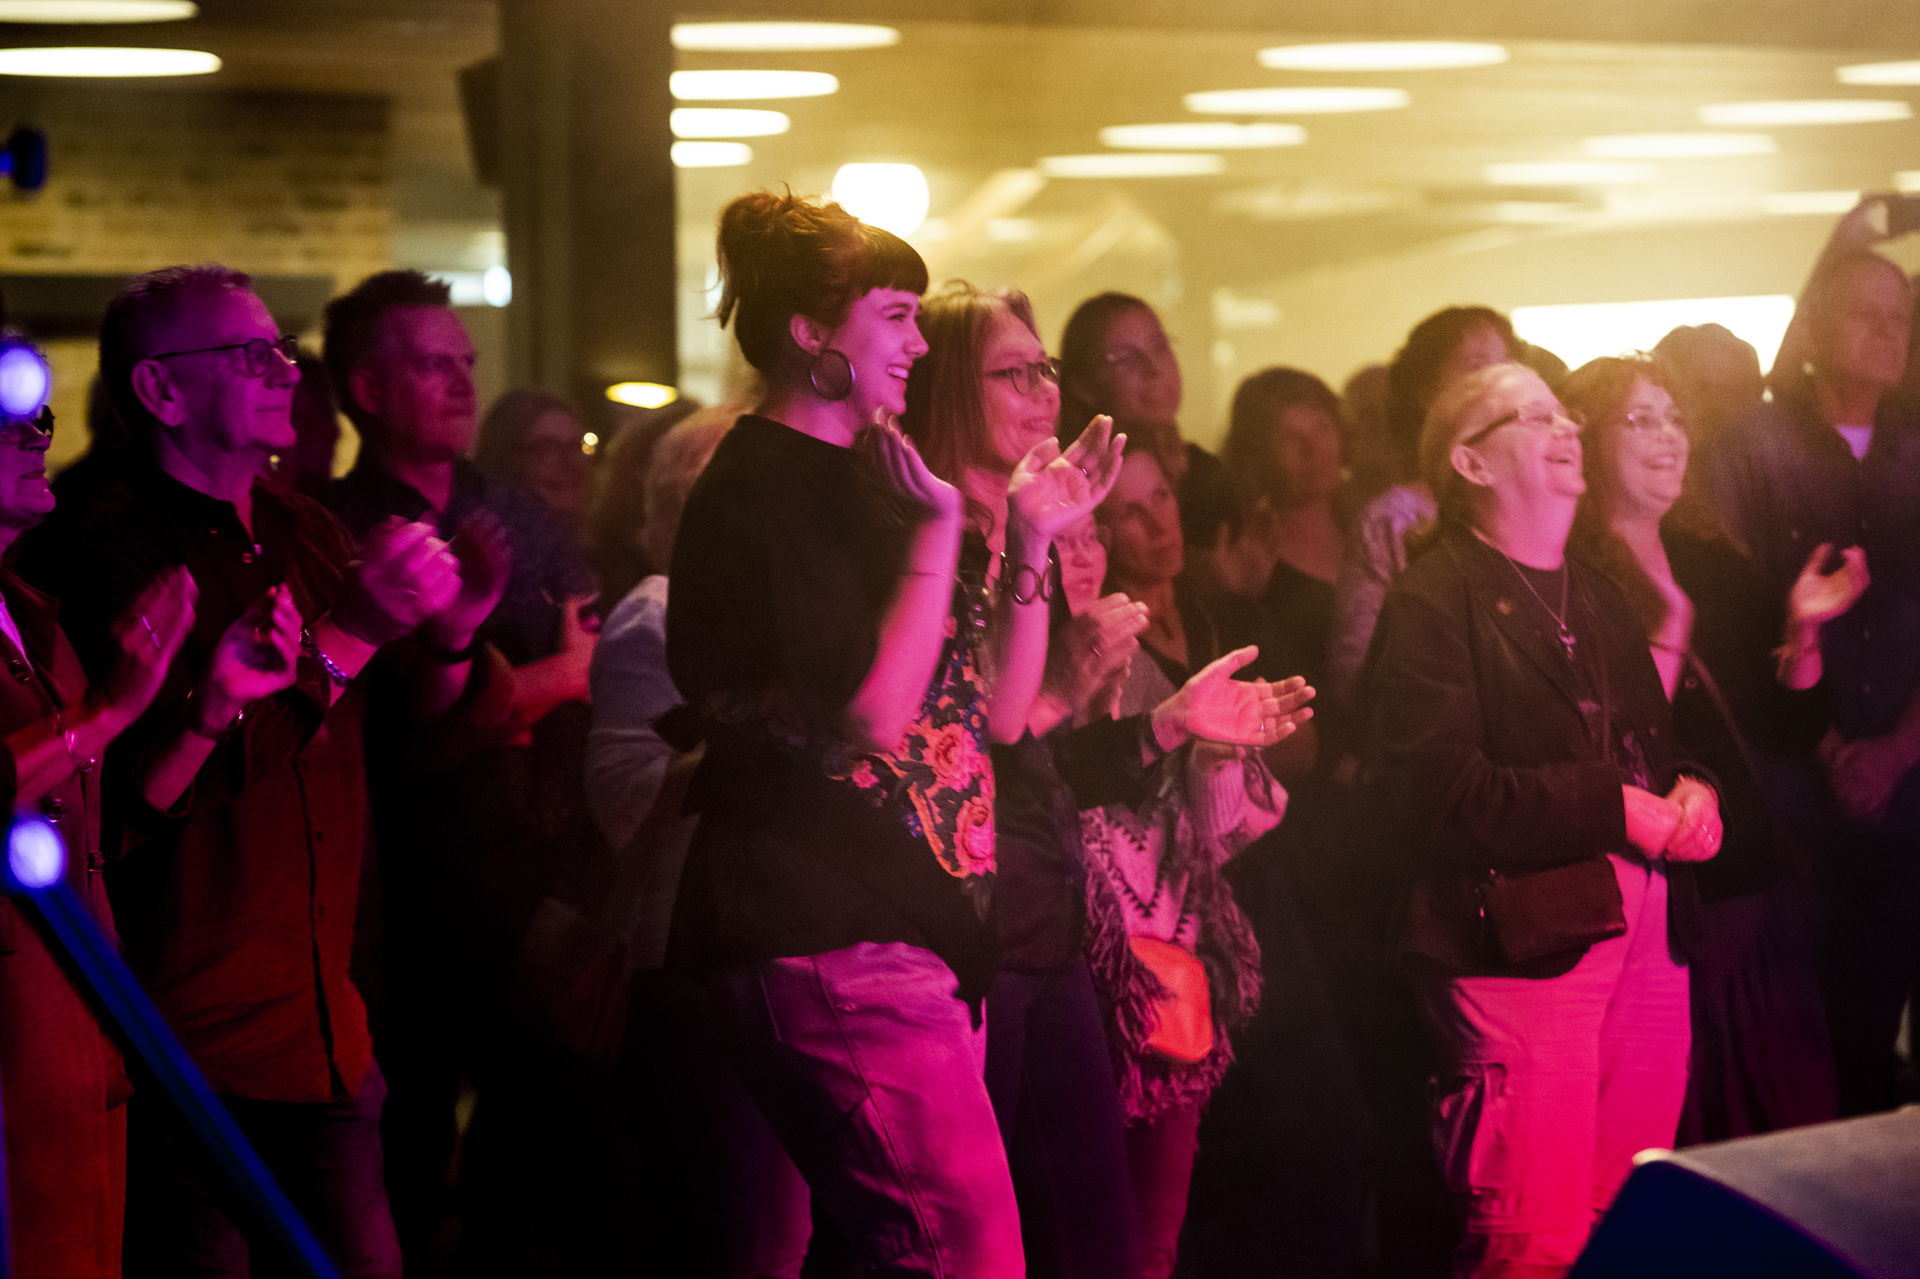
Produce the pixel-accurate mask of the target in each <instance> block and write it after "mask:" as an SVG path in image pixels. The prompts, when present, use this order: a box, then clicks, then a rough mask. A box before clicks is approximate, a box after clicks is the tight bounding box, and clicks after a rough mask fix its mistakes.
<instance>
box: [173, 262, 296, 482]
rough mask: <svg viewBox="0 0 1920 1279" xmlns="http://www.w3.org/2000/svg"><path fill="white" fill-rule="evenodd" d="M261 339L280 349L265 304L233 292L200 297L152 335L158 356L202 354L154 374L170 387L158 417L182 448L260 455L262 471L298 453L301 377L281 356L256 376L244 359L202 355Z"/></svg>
mask: <svg viewBox="0 0 1920 1279" xmlns="http://www.w3.org/2000/svg"><path fill="white" fill-rule="evenodd" d="M255 338H264V339H265V340H266V341H268V342H278V341H279V339H280V332H279V330H278V329H276V328H275V327H274V323H273V316H272V315H271V314H269V313H268V311H267V307H266V304H265V303H264V302H262V301H261V300H260V299H259V298H257V297H255V296H254V295H253V294H252V293H251V292H249V291H247V290H245V289H232V288H219V289H207V290H202V291H200V292H198V293H196V294H195V295H194V296H193V298H192V300H191V304H190V305H186V304H183V305H180V306H177V307H175V308H173V310H172V311H171V312H170V313H169V314H168V315H166V317H165V319H164V320H163V322H162V323H160V324H159V325H157V326H156V327H155V329H154V330H153V331H151V332H150V334H149V335H148V343H147V345H148V349H150V350H153V351H156V352H167V351H192V352H195V353H194V354H190V355H170V356H168V357H167V358H165V359H156V360H153V361H152V363H151V364H150V365H148V366H146V367H148V368H152V369H157V370H158V371H159V376H160V377H161V378H164V379H165V380H166V383H167V389H168V391H169V396H168V399H167V401H166V403H165V404H164V405H162V406H160V407H158V408H156V409H155V411H156V414H157V415H158V416H159V417H160V418H161V420H162V421H163V422H164V423H165V425H166V426H167V428H169V429H170V431H171V435H170V438H171V439H172V440H173V442H174V447H175V448H177V449H178V450H180V451H181V452H183V453H188V454H197V455H202V456H212V455H216V454H225V455H237V454H256V455H257V460H256V461H255V463H254V464H255V465H264V463H265V462H266V458H267V455H268V454H270V453H276V452H279V451H281V450H284V449H290V448H292V447H293V444H294V433H293V420H292V408H293V388H294V387H295V385H297V384H298V383H299V381H300V370H299V369H297V368H295V367H294V365H293V364H292V363H291V362H290V361H289V360H287V359H286V358H285V357H284V356H282V355H281V354H280V353H279V352H278V351H274V352H272V353H270V354H269V356H268V359H267V362H266V368H265V370H264V371H263V372H261V373H260V374H257V375H256V374H254V373H250V372H248V370H247V357H246V353H245V352H244V351H240V350H237V349H236V350H223V351H202V350H200V349H199V348H202V347H225V346H229V345H232V344H235V343H242V342H247V341H250V340H252V339H255ZM150 407H153V406H150Z"/></svg>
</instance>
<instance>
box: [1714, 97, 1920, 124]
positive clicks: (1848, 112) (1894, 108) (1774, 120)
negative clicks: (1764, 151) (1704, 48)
mask: <svg viewBox="0 0 1920 1279" xmlns="http://www.w3.org/2000/svg"><path fill="white" fill-rule="evenodd" d="M1912 118H1913V108H1912V107H1910V106H1908V105H1907V104H1906V103H1904V102H1900V101H1896V100H1893V99H1887V98H1827V99H1819V98H1802V99H1797V100H1792V101H1785V102H1720V103H1715V104H1714V105H1712V106H1705V107H1701V108H1700V122H1701V123H1702V124H1714V125H1732V126H1734V127H1739V126H1743V125H1745V126H1752V127H1756V128H1762V129H1764V128H1769V127H1773V126H1778V125H1789V124H1873V123H1876V122H1878V121H1881V120H1910V119H1912Z"/></svg>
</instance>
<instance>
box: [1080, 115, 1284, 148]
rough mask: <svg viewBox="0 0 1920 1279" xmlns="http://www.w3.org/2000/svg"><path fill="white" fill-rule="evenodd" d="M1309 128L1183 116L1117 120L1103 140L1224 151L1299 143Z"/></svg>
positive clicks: (1115, 144)
mask: <svg viewBox="0 0 1920 1279" xmlns="http://www.w3.org/2000/svg"><path fill="white" fill-rule="evenodd" d="M1306 140H1307V131H1306V130H1305V129H1303V128H1301V127H1300V126H1299V125H1297V124H1234V123H1231V122H1230V121H1226V120H1183V121H1180V122H1178V123H1175V124H1116V125H1114V126H1112V127H1111V128H1106V129H1102V130H1100V142H1101V145H1103V146H1109V147H1144V148H1148V149H1152V148H1157V147H1165V148H1167V149H1168V150H1174V151H1180V150H1187V149H1190V148H1193V147H1208V148H1217V149H1219V150H1222V151H1228V150H1241V149H1245V148H1251V147H1297V146H1299V145H1300V144H1301V143H1302V142H1305V141H1306Z"/></svg>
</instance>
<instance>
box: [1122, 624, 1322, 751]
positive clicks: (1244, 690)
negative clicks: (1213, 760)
mask: <svg viewBox="0 0 1920 1279" xmlns="http://www.w3.org/2000/svg"><path fill="white" fill-rule="evenodd" d="M1258 656H1260V650H1259V649H1258V648H1256V647H1254V646H1253V645H1248V646H1247V647H1246V648H1237V649H1235V650H1234V651H1233V652H1231V653H1228V654H1227V655H1226V656H1225V657H1222V658H1219V659H1218V660H1217V661H1213V662H1210V663H1208V664H1207V665H1206V666H1203V667H1201V668H1200V670H1199V671H1198V672H1197V673H1196V674H1195V675H1194V676H1193V678H1191V679H1189V680H1188V681H1187V682H1186V683H1185V684H1183V685H1181V686H1180V690H1179V691H1178V692H1176V693H1175V694H1174V695H1173V696H1172V697H1170V698H1168V699H1167V700H1166V701H1164V702H1162V703H1160V705H1159V706H1157V707H1155V708H1154V712H1153V732H1154V737H1155V738H1156V739H1157V740H1158V741H1159V743H1160V745H1161V747H1162V748H1163V749H1165V750H1172V749H1173V748H1174V747H1175V746H1178V745H1179V744H1180V743H1181V742H1182V741H1184V740H1186V739H1187V738H1190V737H1191V738H1200V739H1203V740H1206V741H1213V742H1227V743H1230V744H1232V745H1236V746H1271V745H1273V744H1274V743H1275V742H1281V741H1285V740H1286V739H1287V738H1289V737H1291V736H1293V734H1294V732H1295V730H1297V729H1298V728H1299V727H1300V725H1302V724H1304V723H1306V722H1307V721H1308V720H1310V719H1312V718H1313V708H1312V707H1310V706H1308V705H1307V703H1308V702H1310V701H1312V700H1313V693H1314V690H1313V689H1312V688H1311V687H1310V686H1309V685H1308V684H1307V681H1306V680H1304V679H1302V678H1301V677H1300V676H1298V675H1296V676H1294V677H1293V678H1292V679H1289V680H1285V681H1282V682H1281V683H1279V684H1270V683H1268V682H1267V681H1266V680H1263V679H1256V680H1237V679H1234V678H1233V675H1234V672H1235V671H1238V670H1239V669H1240V668H1242V667H1243V666H1245V665H1247V663H1249V662H1251V661H1253V659H1254V658H1256V657H1258Z"/></svg>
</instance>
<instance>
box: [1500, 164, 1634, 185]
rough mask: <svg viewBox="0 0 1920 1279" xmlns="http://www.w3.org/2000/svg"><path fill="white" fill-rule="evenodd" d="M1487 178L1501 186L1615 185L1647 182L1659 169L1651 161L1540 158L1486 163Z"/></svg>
mask: <svg viewBox="0 0 1920 1279" xmlns="http://www.w3.org/2000/svg"><path fill="white" fill-rule="evenodd" d="M1485 172H1486V175H1487V181H1489V182H1491V183H1493V185H1495V186H1501V187H1560V186H1618V185H1622V184H1626V183H1638V182H1651V181H1653V180H1654V179H1655V178H1657V177H1659V176H1660V175H1659V173H1658V172H1657V171H1656V170H1655V169H1654V167H1653V166H1652V165H1651V164H1631V163H1623V162H1619V161H1609V160H1541V161H1523V162H1519V163H1513V164H1489V165H1488V166H1487V167H1486V171H1485Z"/></svg>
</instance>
